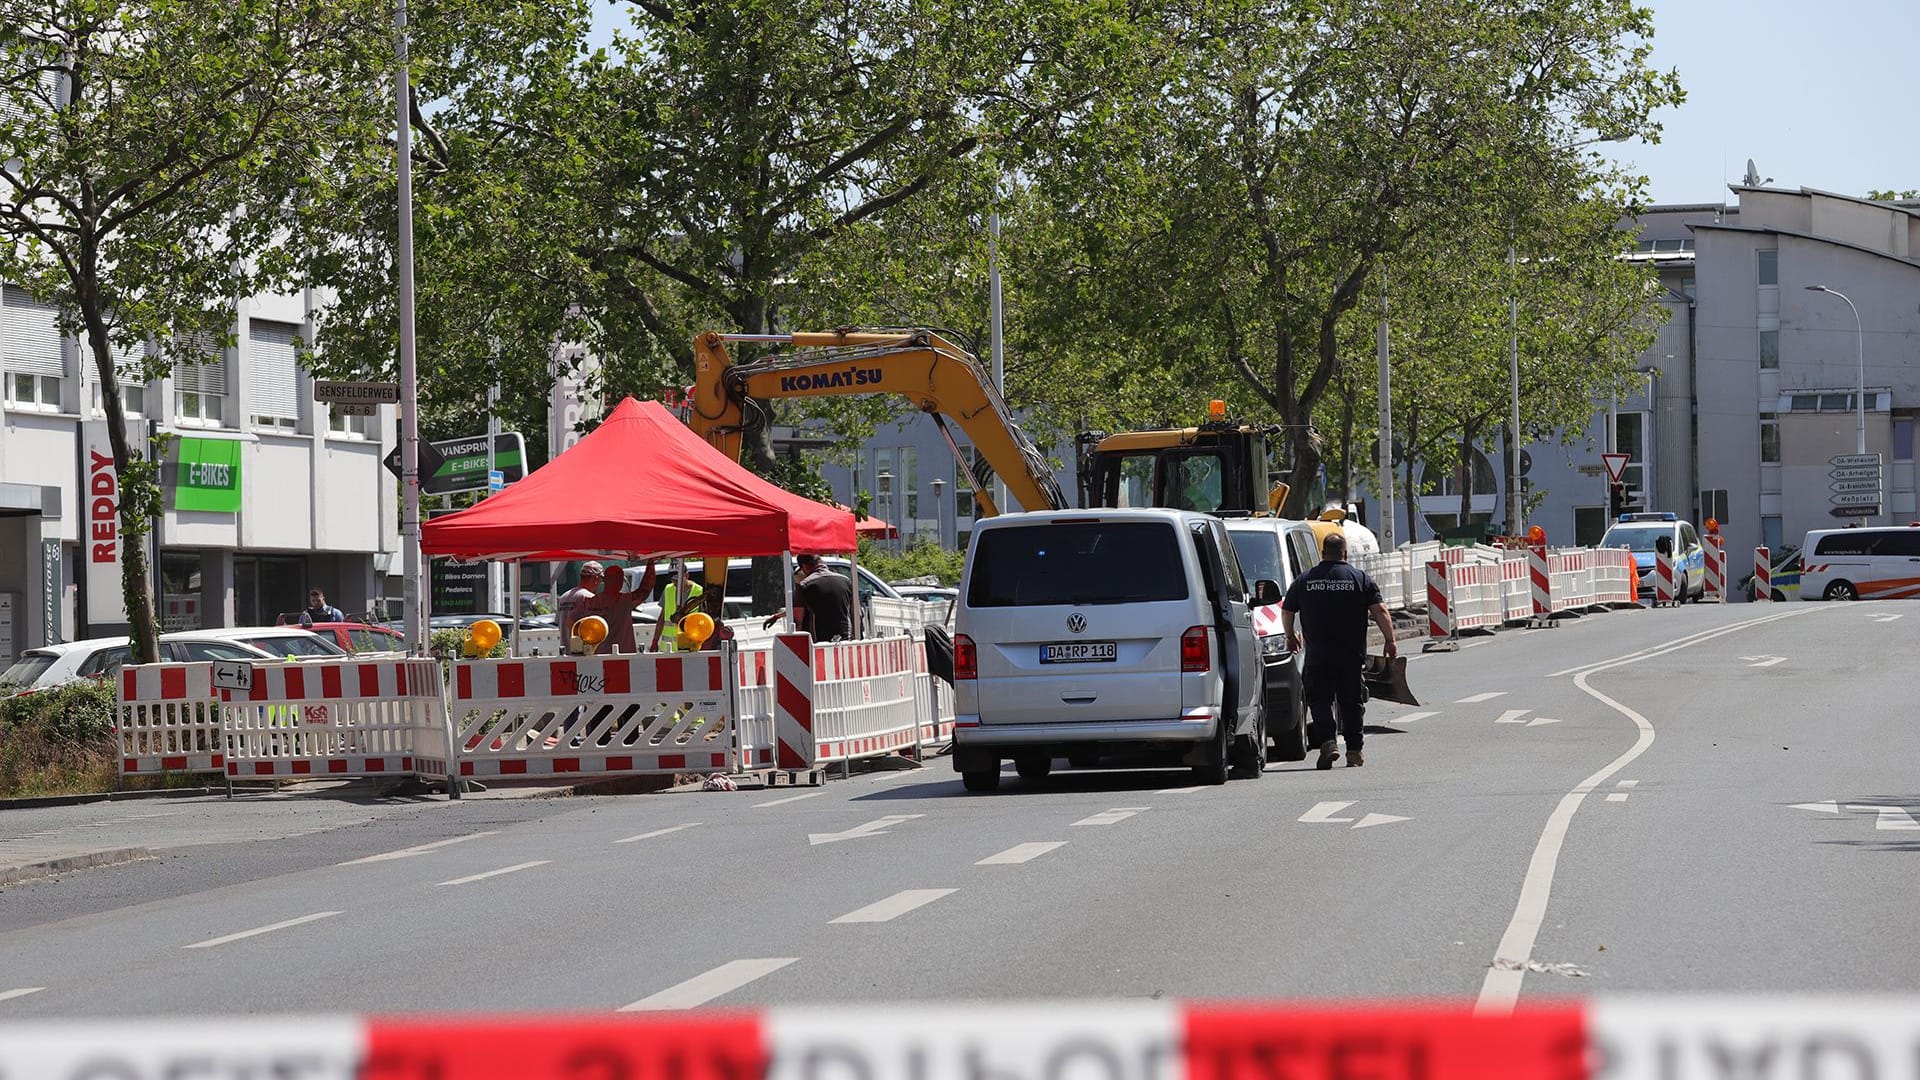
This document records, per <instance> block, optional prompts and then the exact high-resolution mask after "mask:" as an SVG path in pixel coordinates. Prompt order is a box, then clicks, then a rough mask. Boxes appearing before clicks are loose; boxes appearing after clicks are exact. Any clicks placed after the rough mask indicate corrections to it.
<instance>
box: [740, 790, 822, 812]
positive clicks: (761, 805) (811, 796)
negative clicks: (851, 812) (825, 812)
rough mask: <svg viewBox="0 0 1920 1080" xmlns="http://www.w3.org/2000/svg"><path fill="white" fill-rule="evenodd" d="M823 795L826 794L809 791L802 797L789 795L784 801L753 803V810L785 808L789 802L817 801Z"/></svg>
mask: <svg viewBox="0 0 1920 1080" xmlns="http://www.w3.org/2000/svg"><path fill="white" fill-rule="evenodd" d="M825 794H826V792H824V791H809V792H807V793H806V794H804V795H789V796H787V797H786V798H784V799H775V800H773V801H772V802H763V803H754V804H753V808H754V809H755V810H763V809H765V808H767V807H769V806H785V805H786V804H788V803H790V802H799V801H800V800H801V799H817V798H819V797H820V796H822V795H825Z"/></svg>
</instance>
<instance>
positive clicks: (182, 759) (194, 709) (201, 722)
mask: <svg viewBox="0 0 1920 1080" xmlns="http://www.w3.org/2000/svg"><path fill="white" fill-rule="evenodd" d="M115 718H116V726H117V727H118V729H119V731H118V735H119V740H120V773H121V775H123V776H136V775H143V774H153V773H162V772H179V773H191V772H223V771H225V769H226V767H227V765H226V762H227V754H226V734H225V732H224V731H223V730H222V728H221V723H220V696H219V695H218V694H216V693H215V692H214V689H213V665H212V664H210V663H197V664H141V665H139V666H137V667H136V666H128V667H123V668H121V669H120V694H119V702H118V705H117V706H116V708H115Z"/></svg>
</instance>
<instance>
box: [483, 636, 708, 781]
mask: <svg viewBox="0 0 1920 1080" xmlns="http://www.w3.org/2000/svg"><path fill="white" fill-rule="evenodd" d="M727 659H728V652H725V651H723V652H698V653H666V654H649V655H639V656H617V655H608V656H552V657H549V656H541V657H527V658H515V659H501V660H470V661H461V662H458V663H456V664H455V665H454V668H453V687H452V711H453V727H454V745H455V747H456V748H457V750H458V755H457V756H458V758H459V765H460V775H461V776H475V777H480V776H635V775H658V774H672V773H680V772H710V771H724V772H733V771H737V769H738V760H739V755H738V753H737V750H736V747H735V744H734V737H735V726H734V712H733V706H732V698H733V685H732V680H731V679H730V677H729V676H730V675H731V674H732V673H731V672H730V671H729V670H728V668H729V664H728V663H727Z"/></svg>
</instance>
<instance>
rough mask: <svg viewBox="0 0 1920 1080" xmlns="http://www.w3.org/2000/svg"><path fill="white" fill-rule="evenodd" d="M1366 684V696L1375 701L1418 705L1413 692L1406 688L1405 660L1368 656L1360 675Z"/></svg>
mask: <svg viewBox="0 0 1920 1080" xmlns="http://www.w3.org/2000/svg"><path fill="white" fill-rule="evenodd" d="M1360 677H1361V681H1363V682H1364V683H1365V684H1366V687H1367V696H1368V697H1370V698H1373V699H1374V700H1376V701H1392V702H1395V703H1398V704H1401V705H1418V704H1420V702H1419V700H1418V699H1417V698H1415V697H1414V696H1413V690H1412V688H1410V687H1409V686H1407V658H1406V657H1404V656H1396V657H1394V658H1393V659H1391V660H1389V659H1387V658H1386V657H1384V656H1368V657H1367V665H1366V669H1365V670H1364V671H1363V672H1362V674H1361V676H1360Z"/></svg>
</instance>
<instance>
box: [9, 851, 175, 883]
mask: <svg viewBox="0 0 1920 1080" xmlns="http://www.w3.org/2000/svg"><path fill="white" fill-rule="evenodd" d="M151 858H153V852H151V851H148V850H147V849H146V848H141V847H129V848H113V849H111V850H109V851H90V852H88V853H86V854H85V855H66V856H62V857H61V858H58V859H45V860H42V861H40V862H32V863H27V864H26V865H24V866H9V867H4V868H0V886H5V885H16V884H18V883H20V882H22V881H33V880H35V879H36V878H45V877H52V876H53V875H55V874H64V873H66V872H67V871H69V870H87V869H90V868H92V867H96V866H114V865H116V864H119V863H129V862H139V861H140V860H142V859H151Z"/></svg>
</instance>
